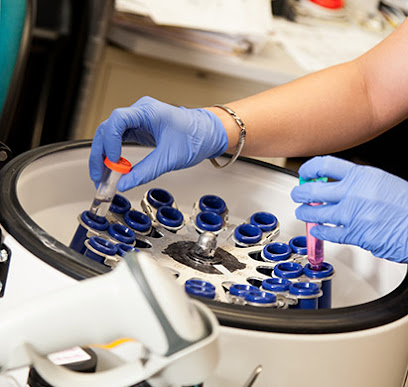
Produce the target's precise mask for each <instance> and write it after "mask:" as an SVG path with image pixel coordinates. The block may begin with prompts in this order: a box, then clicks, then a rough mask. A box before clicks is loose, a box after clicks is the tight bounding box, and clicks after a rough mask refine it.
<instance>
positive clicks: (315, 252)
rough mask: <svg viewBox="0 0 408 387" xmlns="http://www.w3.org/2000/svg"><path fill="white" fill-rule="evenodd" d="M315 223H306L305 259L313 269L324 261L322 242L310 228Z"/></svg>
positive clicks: (317, 268) (312, 204) (318, 267)
mask: <svg viewBox="0 0 408 387" xmlns="http://www.w3.org/2000/svg"><path fill="white" fill-rule="evenodd" d="M319 204H320V203H309V205H310V206H318V205H319ZM314 226H316V223H306V245H307V259H308V261H309V263H310V266H311V268H312V269H313V270H319V269H320V267H321V266H322V263H323V261H324V243H323V241H322V240H321V239H317V238H316V237H314V236H313V235H312V234H311V233H310V230H311V229H312V227H314Z"/></svg>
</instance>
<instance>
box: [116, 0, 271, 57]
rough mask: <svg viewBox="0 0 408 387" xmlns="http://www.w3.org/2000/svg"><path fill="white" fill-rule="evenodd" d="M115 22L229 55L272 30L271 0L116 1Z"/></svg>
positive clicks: (258, 43)
mask: <svg viewBox="0 0 408 387" xmlns="http://www.w3.org/2000/svg"><path fill="white" fill-rule="evenodd" d="M113 21H114V23H115V25H118V26H121V27H124V28H128V29H131V30H133V31H135V32H138V33H141V34H147V35H150V36H155V37H157V38H159V39H162V40H167V41H172V42H175V43H178V44H187V45H190V46H193V47H199V48H201V49H205V50H209V51H213V52H218V53H228V54H243V53H250V52H254V51H257V50H258V49H259V48H260V47H262V46H263V44H264V43H265V42H266V41H267V39H268V36H269V34H270V32H271V31H272V9H271V1H270V0H171V1H170V0H168V1H163V0H116V3H115V15H114V19H113Z"/></svg>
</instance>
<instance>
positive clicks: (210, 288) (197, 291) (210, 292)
mask: <svg viewBox="0 0 408 387" xmlns="http://www.w3.org/2000/svg"><path fill="white" fill-rule="evenodd" d="M184 289H185V291H186V293H187V294H189V295H192V296H197V297H203V298H209V299H214V298H215V295H216V292H215V286H214V285H213V284H211V283H210V282H207V281H203V280H199V279H189V280H187V281H186V282H185V284H184Z"/></svg>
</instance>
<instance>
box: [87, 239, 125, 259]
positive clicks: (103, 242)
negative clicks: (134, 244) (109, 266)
mask: <svg viewBox="0 0 408 387" xmlns="http://www.w3.org/2000/svg"><path fill="white" fill-rule="evenodd" d="M85 244H86V249H85V252H84V255H85V256H86V257H88V258H91V259H92V260H94V261H96V262H99V263H102V264H105V259H106V256H111V257H113V256H115V255H116V254H117V252H118V249H117V247H116V246H115V245H114V244H113V243H112V242H110V241H108V240H107V239H105V238H101V237H98V236H92V237H90V238H89V239H88V240H87V241H86V242H85Z"/></svg>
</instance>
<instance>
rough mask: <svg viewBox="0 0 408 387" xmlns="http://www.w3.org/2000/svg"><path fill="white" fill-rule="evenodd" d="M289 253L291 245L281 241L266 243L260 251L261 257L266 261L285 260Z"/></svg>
mask: <svg viewBox="0 0 408 387" xmlns="http://www.w3.org/2000/svg"><path fill="white" fill-rule="evenodd" d="M291 255H292V249H291V247H290V246H289V245H287V244H286V243H282V242H271V243H268V244H267V245H266V246H265V247H264V248H263V249H262V251H261V258H262V259H263V260H264V261H266V262H270V261H273V262H279V261H286V260H287V259H288V258H289V257H290V256H291Z"/></svg>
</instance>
